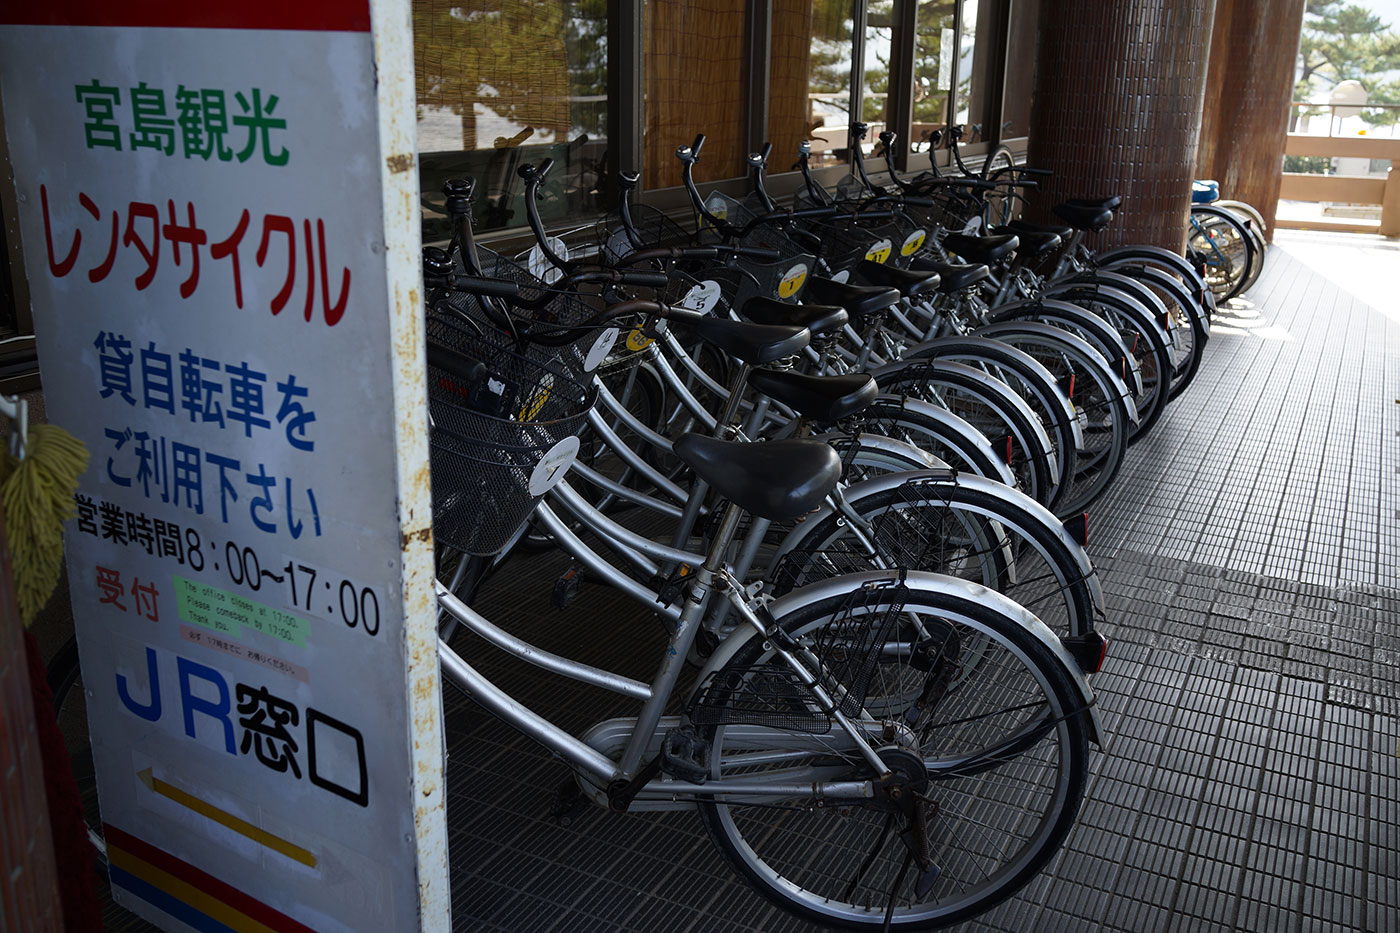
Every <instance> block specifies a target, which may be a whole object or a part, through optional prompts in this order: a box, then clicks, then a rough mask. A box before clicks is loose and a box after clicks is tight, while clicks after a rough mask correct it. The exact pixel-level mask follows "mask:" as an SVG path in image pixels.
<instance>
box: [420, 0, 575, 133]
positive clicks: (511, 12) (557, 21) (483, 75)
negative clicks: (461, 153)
mask: <svg viewBox="0 0 1400 933" xmlns="http://www.w3.org/2000/svg"><path fill="white" fill-rule="evenodd" d="M563 37H564V9H563V6H562V5H561V4H559V3H556V2H553V0H413V53H414V54H413V59H414V65H413V67H414V77H415V80H416V85H417V92H418V103H419V105H420V106H421V105H424V104H428V105H435V106H439V107H446V108H448V109H450V110H452V111H453V112H455V113H457V114H459V115H460V116H461V118H462V148H463V149H464V150H473V149H487V148H490V147H492V146H493V145H494V144H495V138H494V137H493V138H491V139H481V140H478V139H477V120H476V112H475V111H476V106H477V105H478V104H480V105H482V106H483V107H485V108H486V109H488V110H490V111H491V112H493V113H495V114H496V115H497V116H499V117H501V118H503V119H505V120H509V121H510V122H511V123H514V124H518V125H519V126H522V127H533V128H534V129H535V130H546V129H547V130H552V131H553V132H554V134H555V137H554V138H555V139H564V138H566V137H567V136H568V133H569V67H568V55H567V50H566V48H565V44H564V38H563Z"/></svg>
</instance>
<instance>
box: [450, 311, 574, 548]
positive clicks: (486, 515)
mask: <svg viewBox="0 0 1400 933" xmlns="http://www.w3.org/2000/svg"><path fill="white" fill-rule="evenodd" d="M427 340H428V346H429V359H430V361H431V360H433V358H434V356H433V350H434V348H438V349H440V350H446V351H448V355H449V357H450V358H451V359H452V360H454V361H455V365H453V367H452V369H453V370H454V371H448V370H447V369H444V368H442V367H441V366H439V365H434V364H433V363H432V362H430V363H429V366H428V411H429V415H430V417H431V423H432V428H431V432H430V445H431V451H430V458H431V459H430V465H431V470H432V485H433V533H434V535H435V536H436V538H437V540H438V541H440V542H442V543H444V544H447V545H450V546H451V547H454V548H457V549H458V550H460V551H463V552H465V553H467V554H481V555H489V554H494V553H496V552H497V551H499V550H500V549H501V548H503V547H504V546H505V545H506V544H507V543H509V541H510V539H511V537H512V536H513V535H514V534H515V532H516V531H517V530H518V529H519V528H520V526H521V525H522V524H523V523H524V522H525V520H526V519H528V518H529V516H530V513H531V511H533V510H534V508H535V504H536V503H537V502H538V501H539V498H540V495H542V494H543V492H544V491H545V488H546V487H545V485H544V484H545V483H547V482H548V481H549V480H550V479H552V478H553V477H554V475H555V473H557V472H559V471H562V470H563V469H565V468H566V467H567V464H568V461H569V459H570V458H571V455H572V452H573V451H574V450H577V441H576V440H574V441H573V444H572V445H571V444H570V443H568V440H569V439H574V438H576V436H577V435H578V433H579V431H580V430H581V429H582V427H583V424H584V420H585V418H586V416H587V414H588V410H589V408H591V407H592V405H593V399H594V391H593V389H592V388H591V387H589V386H587V385H585V384H584V383H583V382H581V381H579V380H577V379H575V378H574V377H573V375H572V374H571V373H570V372H569V371H568V369H567V368H566V367H564V366H562V365H560V364H559V361H558V360H550V359H546V358H543V357H542V356H540V355H535V356H533V357H532V356H531V355H527V354H522V353H519V352H516V350H515V349H513V348H512V344H511V341H510V340H509V338H505V337H504V335H503V334H501V333H500V332H499V331H494V330H492V329H490V328H484V327H481V326H480V325H479V323H478V322H475V321H472V320H471V319H469V318H464V317H462V316H461V315H460V314H458V313H455V312H448V311H443V310H433V309H429V311H428V315H427ZM571 447H572V449H571ZM546 460H550V461H555V462H552V463H550V462H542V461H546Z"/></svg>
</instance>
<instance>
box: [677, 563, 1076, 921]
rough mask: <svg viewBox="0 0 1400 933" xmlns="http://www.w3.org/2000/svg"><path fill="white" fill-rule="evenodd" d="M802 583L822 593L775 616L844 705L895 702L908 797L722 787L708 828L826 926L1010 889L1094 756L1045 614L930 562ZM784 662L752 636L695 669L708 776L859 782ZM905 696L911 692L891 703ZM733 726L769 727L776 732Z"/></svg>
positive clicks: (898, 753) (1054, 844)
mask: <svg viewBox="0 0 1400 933" xmlns="http://www.w3.org/2000/svg"><path fill="white" fill-rule="evenodd" d="M950 584H951V585H950ZM812 589H813V590H819V591H820V593H828V592H829V593H831V595H829V596H826V597H825V598H812V597H808V596H806V595H803V596H799V597H798V599H797V600H796V601H795V604H794V601H792V600H791V598H790V599H789V600H785V601H783V602H780V603H778V604H775V606H774V608H775V609H776V610H778V611H779V612H780V613H781V614H780V615H779V624H780V625H781V626H782V628H783V629H784V631H786V632H787V633H788V634H789V635H790V636H791V638H792V639H794V640H795V642H796V646H797V650H796V653H797V654H798V656H799V657H800V659H801V660H802V661H803V663H804V665H805V666H807V667H808V668H809V670H810V671H811V672H812V673H813V674H815V675H817V676H818V677H821V678H822V679H823V682H824V683H827V684H831V685H833V686H834V687H836V688H837V689H843V690H844V692H843V693H841V694H838V695H841V696H844V697H845V699H846V701H847V702H848V703H849V702H851V701H854V703H855V705H856V706H857V707H859V708H861V709H867V710H868V709H869V708H876V707H883V708H887V709H889V712H890V713H891V715H890V717H889V719H890V723H891V728H892V732H893V734H895V735H896V736H897V738H896V740H895V741H893V742H891V743H890V744H888V745H886V746H885V747H883V748H881V749H880V750H879V754H880V755H881V758H882V760H883V761H885V762H886V763H887V765H888V766H889V768H890V771H891V772H892V773H893V774H895V775H896V776H897V780H899V781H900V782H901V785H902V787H901V789H902V790H903V791H905V792H907V793H910V794H913V795H914V796H915V797H916V798H917V800H916V801H911V802H910V803H909V805H908V807H907V809H901V808H900V807H899V806H898V805H895V804H894V803H893V802H892V800H891V799H890V796H889V795H886V794H884V793H883V792H882V791H880V790H878V789H877V791H876V796H875V797H874V798H873V799H871V798H855V797H852V798H845V799H827V800H823V801H816V800H813V799H811V798H810V796H807V797H794V798H792V799H789V800H784V799H781V798H779V799H774V798H771V797H768V798H763V799H757V798H753V799H745V798H730V799H725V798H722V797H718V796H716V797H712V798H711V799H708V800H705V799H702V800H701V802H700V806H699V810H700V816H701V819H702V821H703V822H704V824H705V827H706V829H707V830H708V831H709V833H710V836H711V838H712V839H713V840H714V841H715V844H716V845H717V846H719V848H720V851H721V852H722V853H723V854H724V857H725V859H726V860H727V861H728V862H729V864H730V865H731V866H732V867H733V868H734V870H735V871H736V872H738V874H739V875H740V876H741V877H743V878H744V879H745V880H746V881H748V882H749V884H751V885H752V886H753V887H754V888H755V889H756V890H757V891H758V892H759V893H760V894H762V895H763V896H764V897H765V898H767V899H769V900H770V901H772V902H774V903H776V904H778V905H779V906H781V907H783V908H784V909H786V910H788V911H790V912H792V913H794V914H797V915H799V916H801V917H803V918H804V919H806V920H809V921H812V922H815V923H820V924H823V925H825V926H828V927H838V928H843V929H855V930H874V929H879V928H881V927H882V926H885V925H886V923H888V928H890V929H895V930H924V929H933V928H935V927H941V926H946V925H949V924H953V923H958V922H961V921H963V920H966V919H968V918H970V917H972V916H975V915H977V914H979V913H981V912H983V911H985V910H987V909H988V908H990V907H992V906H994V905H995V904H998V903H1000V902H1001V901H1003V900H1005V899H1006V898H1008V897H1010V896H1011V895H1012V894H1013V893H1014V892H1015V891H1016V890H1017V889H1018V888H1020V887H1021V886H1023V885H1024V884H1026V883H1027V882H1028V881H1030V880H1031V878H1032V877H1034V875H1035V874H1036V873H1037V872H1039V871H1040V870H1041V868H1043V867H1044V866H1045V864H1046V863H1047V862H1048V861H1049V860H1050V859H1051V858H1052V857H1053V856H1054V854H1055V853H1056V851H1057V850H1058V849H1059V847H1060V845H1061V843H1062V842H1063V840H1064V838H1065V835H1066V834H1067V833H1068V832H1069V829H1070V827H1071V826H1072V825H1073V823H1074V819H1075V816H1076V814H1077V813H1078V809H1079V805H1080V802H1081V800H1082V798H1083V794H1084V782H1085V773H1086V766H1087V758H1088V740H1087V731H1086V727H1085V723H1084V718H1085V717H1084V716H1083V715H1082V706H1083V702H1084V701H1083V699H1082V697H1081V695H1080V694H1079V692H1078V691H1077V690H1076V688H1075V687H1074V685H1073V684H1072V682H1071V680H1070V675H1069V674H1068V672H1067V671H1066V669H1065V666H1064V665H1063V663H1061V661H1060V660H1059V659H1058V657H1057V656H1056V655H1055V654H1054V653H1053V652H1052V651H1051V650H1050V649H1049V648H1048V647H1047V646H1046V644H1045V642H1043V641H1042V640H1041V639H1040V638H1038V637H1037V636H1036V635H1035V634H1034V633H1033V631H1032V629H1033V628H1034V626H1035V625H1037V624H1038V623H1035V622H1034V620H1033V617H1030V616H1029V615H1028V614H1027V613H1025V611H1024V610H1022V609H1020V608H1019V607H1017V606H1016V605H1015V604H1014V603H1011V602H1010V601H1009V600H1006V599H1004V598H1003V597H999V596H997V595H996V594H992V593H989V592H987V591H985V590H981V588H979V587H973V586H969V585H967V584H962V583H960V582H958V581H947V578H941V577H936V576H933V575H927V574H917V575H911V576H910V577H909V579H908V581H907V583H906V584H903V585H901V584H900V583H899V582H898V578H897V576H896V575H894V574H861V575H858V576H855V577H850V578H839V579H838V580H837V581H830V582H828V583H827V584H822V585H819V586H818V587H813V588H812ZM794 596H797V594H794ZM789 606H792V607H793V608H791V609H789V608H787V607H789ZM972 656H975V664H973V665H970V666H969V665H966V664H965V663H964V659H965V658H968V657H972ZM780 664H781V662H776V663H775V656H774V654H773V652H772V646H771V644H769V643H767V642H765V640H764V639H760V638H751V639H750V640H749V641H748V642H747V643H746V644H744V645H743V646H742V647H740V648H739V649H738V651H737V652H736V653H735V654H734V655H733V656H732V657H731V658H730V659H729V661H728V662H727V663H725V664H724V665H723V666H722V667H721V668H720V669H719V670H718V671H716V672H714V674H712V675H711V676H710V677H708V678H706V681H705V682H704V683H703V684H702V687H701V691H702V692H703V693H704V694H705V700H706V704H705V706H704V708H703V710H700V709H699V708H698V707H697V706H696V704H694V703H693V704H692V713H693V714H696V713H699V712H703V713H704V714H705V716H704V718H706V719H708V720H711V722H710V724H708V725H707V726H705V727H704V732H703V733H702V735H703V737H704V738H705V739H706V744H707V746H708V748H709V754H710V769H711V775H712V778H713V779H723V778H728V777H738V776H741V775H743V776H754V775H764V776H765V777H770V778H771V779H772V780H773V781H775V782H777V781H782V782H784V783H799V784H800V783H801V782H803V781H806V782H810V781H812V780H850V781H863V780H867V779H869V778H870V777H871V771H872V769H871V767H870V765H869V764H867V763H865V762H864V761H863V760H861V759H859V758H858V757H857V756H856V755H854V754H853V752H852V750H851V749H845V750H839V746H833V744H831V743H823V742H822V741H820V740H819V739H817V736H816V735H815V734H816V733H820V732H821V731H823V730H822V729H821V725H822V724H821V722H820V720H819V718H813V717H810V716H807V714H810V713H811V712H812V710H811V707H810V701H805V700H804V698H803V697H802V696H801V695H799V693H798V691H796V690H795V689H794V688H792V687H791V686H790V685H789V684H787V683H784V681H783V680H782V676H781V675H782V671H781V668H780V667H779V665H780ZM697 696H699V694H697ZM906 696H912V697H914V698H915V702H914V703H912V704H910V705H909V706H908V708H907V709H905V710H904V712H903V713H902V714H900V715H894V713H895V712H896V710H897V709H899V708H901V707H903V706H904V704H903V703H902V702H901V703H893V708H891V706H892V702H893V701H894V700H897V699H898V698H901V697H906ZM867 698H868V699H867ZM920 704H921V705H920ZM804 716H806V717H807V718H806V719H804ZM743 724H753V725H759V726H769V727H770V728H768V729H766V730H764V732H763V735H764V736H765V738H766V739H767V740H768V741H765V742H763V743H758V742H754V741H753V740H752V733H753V730H752V729H745V728H744V727H743ZM745 733H747V734H745ZM785 737H786V738H785ZM760 746H761V747H760ZM834 747H836V748H838V750H836V751H833V750H832V749H833V748H834ZM901 798H902V795H901ZM818 803H820V804H821V805H820V806H819V805H818ZM896 829H898V830H899V832H896V831H893V830H896ZM901 832H903V833H906V834H907V837H906V836H902V835H901ZM905 838H908V839H910V840H911V841H910V842H909V843H908V844H906V842H905V841H904V840H905ZM911 865H912V868H911Z"/></svg>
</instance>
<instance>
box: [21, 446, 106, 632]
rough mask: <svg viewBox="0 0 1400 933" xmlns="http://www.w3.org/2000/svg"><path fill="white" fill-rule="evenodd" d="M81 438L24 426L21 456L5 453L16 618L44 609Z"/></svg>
mask: <svg viewBox="0 0 1400 933" xmlns="http://www.w3.org/2000/svg"><path fill="white" fill-rule="evenodd" d="M87 464H88V451H87V447H85V446H84V445H83V443H82V441H79V440H78V439H77V438H76V437H74V436H73V435H71V434H69V433H68V432H67V431H65V430H63V429H62V428H60V427H58V426H57V425H52V424H36V425H31V426H30V428H29V441H28V444H27V445H26V447H25V457H24V459H23V460H16V459H15V458H13V457H11V456H9V455H8V453H7V454H6V455H5V463H4V467H3V469H0V473H3V474H4V475H3V480H0V505H3V506H4V509H5V533H6V535H7V536H8V537H9V539H10V563H11V566H12V568H13V570H14V577H15V590H16V597H17V599H18V602H19V613H20V618H21V619H22V620H23V621H24V624H25V625H28V624H29V623H30V622H31V621H33V619H34V616H35V615H37V614H38V612H39V610H40V609H42V608H44V603H46V602H48V599H49V596H50V595H51V594H52V593H53V590H54V587H56V586H57V585H58V580H59V576H60V575H61V574H62V572H63V522H64V521H65V520H66V519H69V518H71V517H72V516H73V513H74V510H75V505H74V502H73V493H74V492H75V491H76V490H77V488H78V477H80V476H81V475H82V474H83V471H84V470H86V469H87Z"/></svg>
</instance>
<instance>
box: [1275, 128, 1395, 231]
mask: <svg viewBox="0 0 1400 933" xmlns="http://www.w3.org/2000/svg"><path fill="white" fill-rule="evenodd" d="M1293 108H1294V109H1295V110H1299V109H1304V108H1306V109H1309V110H1313V111H1315V113H1314V114H1312V115H1316V116H1321V115H1324V114H1325V115H1326V116H1327V134H1326V135H1322V134H1319V133H1298V132H1290V133H1289V134H1288V139H1287V142H1286V143H1285V145H1284V150H1283V151H1284V154H1285V155H1290V156H1313V157H1323V158H1361V159H1369V160H1372V161H1375V160H1384V161H1389V162H1390V170H1389V171H1388V172H1387V173H1386V174H1385V175H1323V174H1317V173H1304V172H1284V173H1283V184H1282V186H1281V187H1280V189H1279V199H1280V200H1288V201H1329V202H1332V203H1338V204H1372V205H1379V206H1380V209H1381V216H1380V223H1379V225H1377V224H1375V223H1357V222H1347V221H1336V220H1300V219H1286V218H1282V217H1280V218H1279V219H1278V220H1277V221H1276V226H1279V227H1291V228H1295V229H1326V230H1349V231H1358V232H1366V233H1379V234H1381V235H1382V236H1400V136H1398V135H1396V127H1395V126H1394V125H1390V126H1384V127H1377V128H1368V129H1367V131H1366V135H1364V136H1362V135H1346V136H1340V135H1335V130H1337V129H1338V128H1339V126H1340V124H1341V123H1342V122H1343V121H1345V120H1347V119H1350V118H1353V117H1355V116H1356V111H1357V110H1358V109H1359V110H1363V111H1400V105H1394V104H1368V105H1365V106H1362V107H1360V108H1357V107H1354V106H1353V107H1347V106H1327V105H1319V104H1308V103H1298V102H1295V103H1294V104H1293ZM1305 116H1308V115H1305V114H1296V115H1295V114H1290V119H1289V124H1290V129H1296V127H1297V125H1298V124H1299V123H1300V122H1302V121H1303V119H1304V117H1305ZM1373 129H1375V130H1379V131H1380V132H1373V131H1372V130H1373ZM1381 133H1384V135H1381Z"/></svg>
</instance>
